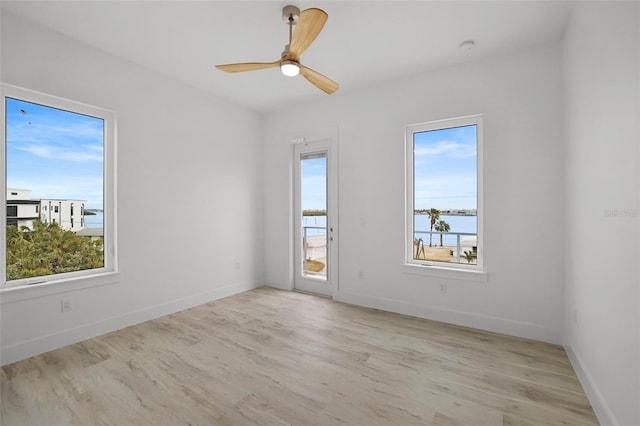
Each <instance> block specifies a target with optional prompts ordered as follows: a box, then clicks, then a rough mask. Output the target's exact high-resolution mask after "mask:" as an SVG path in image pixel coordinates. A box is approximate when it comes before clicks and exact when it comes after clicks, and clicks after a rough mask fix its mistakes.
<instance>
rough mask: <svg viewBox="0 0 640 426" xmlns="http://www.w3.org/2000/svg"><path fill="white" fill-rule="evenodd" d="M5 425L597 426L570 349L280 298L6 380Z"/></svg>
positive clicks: (98, 343) (183, 321)
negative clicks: (570, 357)
mask: <svg viewBox="0 0 640 426" xmlns="http://www.w3.org/2000/svg"><path fill="white" fill-rule="evenodd" d="M0 384H1V386H0V392H1V394H0V401H1V406H0V415H1V416H2V417H1V418H0V420H1V422H2V425H16V426H19V425H71V424H80V425H85V424H90V425H138V424H139V425H149V424H154V425H182V424H184V425H187V424H190V425H212V424H216V425H432V426H443V425H448V426H453V425H474V426H477V425H482V426H493V425H496V426H499V425H512V426H516V425H519V426H531V425H597V424H598V422H597V419H596V417H595V415H594V413H593V410H592V409H591V406H590V405H589V401H588V400H587V398H586V396H585V394H584V391H583V389H582V388H581V386H580V383H579V381H578V380H577V378H576V376H575V373H574V371H573V369H572V367H571V365H570V363H569V360H568V358H567V356H566V353H565V352H564V350H563V348H562V347H560V346H557V345H550V344H547V343H542V342H536V341H532V340H526V339H519V338H515V337H510V336H504V335H500V334H496V333H489V332H485V331H480V330H474V329H472V328H468V327H458V326H455V325H451V324H443V323H438V322H434V321H428V320H423V319H419V318H414V317H409V316H405V315H397V314H392V313H388V312H382V311H379V310H375V309H368V308H362V307H356V306H351V305H347V304H343V303H337V302H333V301H331V300H328V299H326V298H321V297H316V296H312V295H308V294H301V293H294V292H284V291H279V290H275V289H271V288H267V287H261V288H258V289H255V290H252V291H248V292H245V293H241V294H238V295H235V296H231V297H228V298H225V299H220V300H217V301H214V302H211V303H207V304H205V305H201V306H198V307H195V308H192V309H188V310H185V311H182V312H178V313H175V314H172V315H168V316H165V317H162V318H158V319H155V320H152V321H147V322H145V323H142V324H138V325H135V326H132V327H127V328H125V329H122V330H119V331H116V332H113V333H109V334H106V335H103V336H100V337H97V338H95V339H90V340H87V341H84V342H80V343H77V344H75V345H71V346H67V347H65V348H61V349H59V350H56V351H52V352H49V353H46V354H42V355H39V356H36V357H33V358H30V359H27V360H24V361H21V362H17V363H14V364H11V365H7V366H4V367H3V368H2V371H1V373H0Z"/></svg>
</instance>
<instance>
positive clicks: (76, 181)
mask: <svg viewBox="0 0 640 426" xmlns="http://www.w3.org/2000/svg"><path fill="white" fill-rule="evenodd" d="M6 114H7V187H8V188H17V189H31V190H32V193H31V196H32V198H65V199H77V200H87V201H88V203H87V207H88V208H102V200H103V148H104V147H103V120H102V119H99V118H95V117H89V116H86V115H81V114H76V113H72V112H68V111H63V110H59V109H55V108H50V107H46V106H42V105H38V104H33V103H29V102H24V101H20V100H16V99H10V98H7V104H6Z"/></svg>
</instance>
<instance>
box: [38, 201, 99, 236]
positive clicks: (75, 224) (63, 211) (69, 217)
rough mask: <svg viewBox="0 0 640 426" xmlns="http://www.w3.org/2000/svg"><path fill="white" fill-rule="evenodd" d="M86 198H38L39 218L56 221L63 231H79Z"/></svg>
mask: <svg viewBox="0 0 640 426" xmlns="http://www.w3.org/2000/svg"><path fill="white" fill-rule="evenodd" d="M86 205H87V201H86V200H63V199H42V200H40V220H41V221H42V222H44V223H57V224H58V225H60V228H62V229H64V230H65V231H74V232H76V231H79V230H81V229H82V228H84V209H85V206H86Z"/></svg>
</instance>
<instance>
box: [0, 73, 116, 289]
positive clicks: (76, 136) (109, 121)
mask: <svg viewBox="0 0 640 426" xmlns="http://www.w3.org/2000/svg"><path fill="white" fill-rule="evenodd" d="M1 93H2V102H1V108H2V124H3V132H2V145H3V146H2V147H1V149H0V159H1V160H2V161H0V172H1V173H2V174H3V177H5V182H6V186H5V187H4V188H2V193H3V194H7V193H9V190H8V188H25V190H27V191H30V194H31V200H34V201H33V202H34V203H38V204H41V205H42V211H43V212H46V211H47V210H49V213H48V214H44V213H43V214H42V219H41V220H38V219H33V218H31V220H29V221H28V222H26V221H25V223H27V225H26V226H23V227H21V228H20V229H21V230H20V231H19V230H18V228H16V227H13V228H10V227H6V226H2V227H0V230H1V235H0V237H1V238H0V241H1V244H4V248H6V249H3V250H2V256H3V258H0V261H1V262H0V264H1V268H2V269H1V276H2V280H3V281H2V283H3V286H15V285H24V284H29V283H31V282H49V281H50V282H54V281H64V280H67V279H69V278H76V277H83V276H86V277H90V276H93V275H96V274H104V273H110V272H115V271H116V255H115V254H116V251H115V250H116V247H115V235H116V234H115V226H114V225H115V186H114V182H115V133H114V130H115V114H114V113H112V112H110V111H106V110H103V109H100V108H96V107H92V106H88V105H84V104H80V103H77V102H74V101H70V100H66V99H61V98H57V97H54V96H49V95H46V94H42V93H36V92H32V91H29V90H25V89H21V88H18V87H14V86H9V85H1ZM11 194H12V195H13V193H11ZM3 196H4V195H3ZM5 199H6V198H5ZM51 200H55V201H51ZM54 202H55V205H53V206H52V205H51V204H53V203H54ZM74 203H77V204H80V205H82V206H84V205H85V204H86V205H87V207H88V208H90V209H95V210H96V211H100V212H101V214H100V216H99V221H97V222H96V223H92V227H95V228H98V229H99V231H98V233H99V234H101V238H87V237H83V236H81V235H77V234H76V232H77V231H80V230H81V228H83V227H84V223H83V222H84V221H81V225H82V226H81V227H76V228H74V219H73V204H74ZM5 205H6V204H5ZM47 205H49V208H48V209H47ZM6 206H7V209H6V213H7V216H9V214H10V213H11V211H10V210H9V209H10V207H11V206H8V205H6ZM67 206H69V207H67ZM52 207H53V208H52ZM83 210H84V208H81V211H83ZM4 211H5V209H2V212H4ZM37 212H38V205H36V213H37ZM16 213H17V212H16ZM52 213H56V217H51V214H52ZM47 216H48V217H47ZM0 219H1V220H2V221H3V222H6V223H9V222H10V221H9V218H8V217H1V218H0ZM18 219H19V220H22V219H21V218H18ZM47 222H50V223H47ZM52 253H54V254H55V255H52ZM34 280H37V281H34Z"/></svg>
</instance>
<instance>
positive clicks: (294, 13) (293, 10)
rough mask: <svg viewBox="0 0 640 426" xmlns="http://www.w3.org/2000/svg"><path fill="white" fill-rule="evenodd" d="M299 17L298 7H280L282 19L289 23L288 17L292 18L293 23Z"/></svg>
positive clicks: (295, 22) (296, 21)
mask: <svg viewBox="0 0 640 426" xmlns="http://www.w3.org/2000/svg"><path fill="white" fill-rule="evenodd" d="M299 17H300V9H298V8H297V7H296V6H291V5H289V6H285V7H283V8H282V21H283V22H284V23H285V24H287V25H289V19H293V22H292V23H293V25H295V24H297V23H298V18H299Z"/></svg>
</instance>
